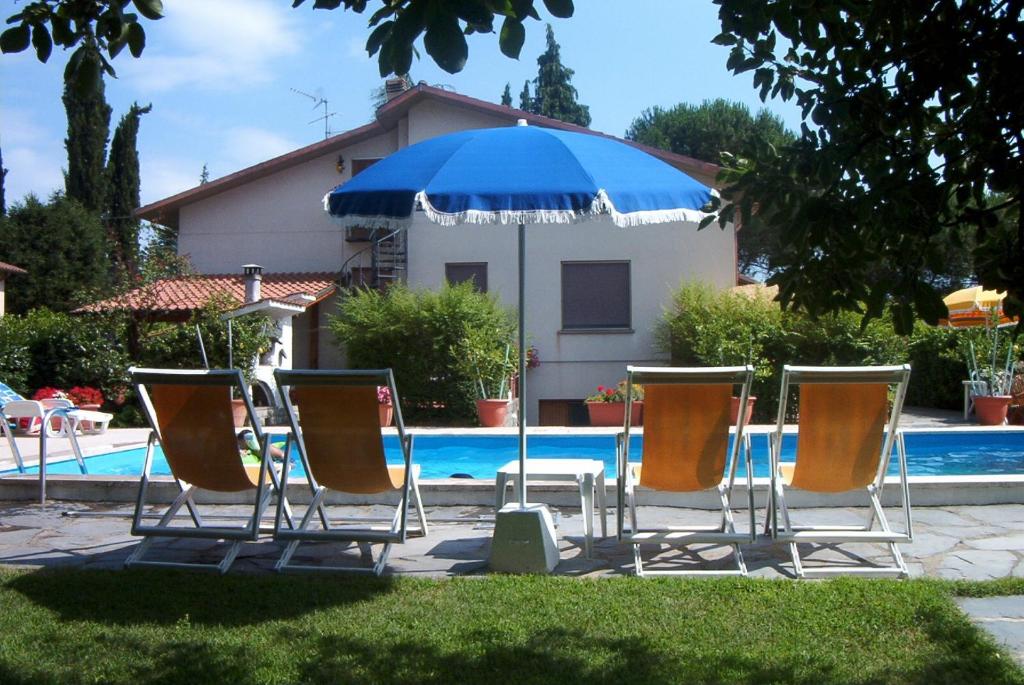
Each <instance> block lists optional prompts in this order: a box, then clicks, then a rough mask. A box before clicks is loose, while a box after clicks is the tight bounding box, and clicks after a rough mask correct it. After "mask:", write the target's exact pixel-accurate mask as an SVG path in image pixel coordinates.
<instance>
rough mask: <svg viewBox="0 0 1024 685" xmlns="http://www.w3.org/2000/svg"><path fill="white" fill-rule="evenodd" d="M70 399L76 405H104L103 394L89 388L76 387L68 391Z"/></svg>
mask: <svg viewBox="0 0 1024 685" xmlns="http://www.w3.org/2000/svg"><path fill="white" fill-rule="evenodd" d="M68 399H70V400H71V401H72V402H74V403H75V404H76V405H78V406H81V405H83V404H103V393H102V392H100V391H99V390H97V389H96V388H90V387H89V386H75V387H74V388H71V389H70V390H68Z"/></svg>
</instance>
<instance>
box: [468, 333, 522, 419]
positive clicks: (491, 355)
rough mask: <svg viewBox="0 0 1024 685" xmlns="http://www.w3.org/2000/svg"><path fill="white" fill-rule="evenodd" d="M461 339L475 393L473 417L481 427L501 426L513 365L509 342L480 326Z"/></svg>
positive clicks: (505, 414)
mask: <svg viewBox="0 0 1024 685" xmlns="http://www.w3.org/2000/svg"><path fill="white" fill-rule="evenodd" d="M462 342H463V351H464V354H465V358H464V363H465V364H466V365H467V371H468V375H469V376H470V377H471V378H473V380H474V383H473V384H474V386H475V389H476V394H477V399H476V412H477V420H478V421H479V422H480V425H481V426H484V427H489V428H493V427H498V426H504V425H505V419H506V418H507V416H508V403H509V400H510V399H511V395H512V393H511V379H512V376H513V374H514V373H515V371H516V366H517V364H516V355H514V354H513V351H514V350H513V347H512V344H511V343H510V342H506V341H502V340H497V339H495V337H494V336H492V335H490V334H489V333H488V331H485V330H482V329H473V330H472V331H470V332H469V333H467V334H466V336H465V337H464V338H463V341H462Z"/></svg>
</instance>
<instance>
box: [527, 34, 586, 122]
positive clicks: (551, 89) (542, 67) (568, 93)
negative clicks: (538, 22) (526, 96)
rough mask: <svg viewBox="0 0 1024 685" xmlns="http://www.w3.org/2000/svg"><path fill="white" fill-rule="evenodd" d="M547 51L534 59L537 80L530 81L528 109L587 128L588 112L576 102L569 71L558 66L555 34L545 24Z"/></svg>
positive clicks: (559, 60) (561, 65) (560, 64)
mask: <svg viewBox="0 0 1024 685" xmlns="http://www.w3.org/2000/svg"><path fill="white" fill-rule="evenodd" d="M547 39H548V49H547V50H545V51H544V53H543V54H541V56H540V57H538V58H537V78H535V79H534V80H533V85H534V89H533V91H534V92H533V102H532V103H531V104H532V107H531V109H530V111H531V112H533V113H534V114H541V115H543V116H546V117H551V118H552V119H559V120H561V121H566V122H568V123H570V124H578V125H580V126H590V108H589V107H587V106H586V105H581V104H580V103H579V102H577V98H578V97H579V93H577V92H576V89H575V88H573V86H572V75H573V74H574V73H575V72H574V71H573V70H572V69H570V68H568V67H567V66H565V65H564V64H562V59H561V56H560V55H559V45H558V43H556V42H555V32H554V30H553V29H552V28H551V24H548V32H547Z"/></svg>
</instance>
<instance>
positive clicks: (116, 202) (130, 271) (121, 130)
mask: <svg viewBox="0 0 1024 685" xmlns="http://www.w3.org/2000/svg"><path fill="white" fill-rule="evenodd" d="M151 109H152V105H147V106H145V107H140V106H139V103H137V102H135V103H132V106H131V107H130V108H129V109H128V112H127V113H125V115H124V116H123V117H121V121H120V122H119V123H118V124H117V129H116V130H115V131H114V138H113V140H112V141H111V143H110V159H108V160H107V180H108V182H109V195H108V202H107V234H108V238H109V240H110V245H111V250H112V252H113V255H112V256H113V259H112V260H111V261H112V262H113V264H112V267H113V269H114V273H115V274H117V275H119V276H128V277H133V276H135V275H136V274H138V270H139V222H138V220H137V219H136V218H135V217H134V216H133V213H134V212H135V210H136V209H138V208H139V152H138V149H137V147H136V143H137V141H138V135H139V119H141V118H142V115H143V114H146V113H147V112H149V111H150V110H151Z"/></svg>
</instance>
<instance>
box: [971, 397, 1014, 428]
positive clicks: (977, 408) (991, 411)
mask: <svg viewBox="0 0 1024 685" xmlns="http://www.w3.org/2000/svg"><path fill="white" fill-rule="evenodd" d="M1010 399H1011V398H1010V396H1009V395H979V396H978V397H975V398H974V413H975V415H976V416H977V417H978V423H980V424H981V425H983V426H999V425H1002V423H1003V422H1004V421H1006V413H1007V411H1008V410H1009V408H1010Z"/></svg>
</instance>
